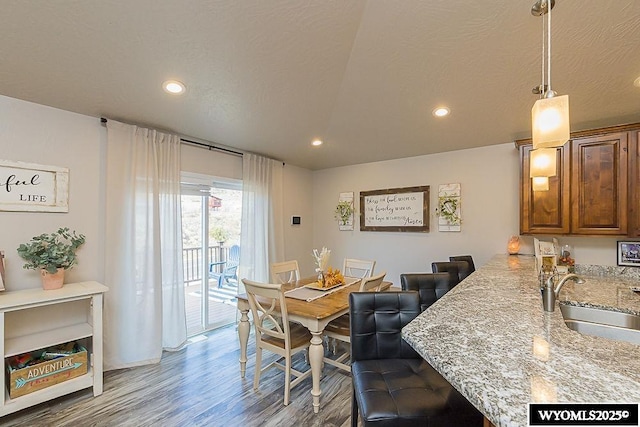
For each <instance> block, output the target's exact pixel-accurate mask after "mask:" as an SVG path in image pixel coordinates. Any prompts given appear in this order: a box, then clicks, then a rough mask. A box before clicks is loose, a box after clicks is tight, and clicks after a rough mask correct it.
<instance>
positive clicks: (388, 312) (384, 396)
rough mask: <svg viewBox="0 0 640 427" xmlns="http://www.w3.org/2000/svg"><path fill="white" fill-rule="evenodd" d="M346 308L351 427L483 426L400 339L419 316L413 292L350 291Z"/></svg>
mask: <svg viewBox="0 0 640 427" xmlns="http://www.w3.org/2000/svg"><path fill="white" fill-rule="evenodd" d="M349 313H350V315H351V336H352V337H353V340H352V341H351V368H352V369H351V384H352V395H351V426H352V427H357V426H358V425H361V426H365V427H367V426H371V427H373V426H394V427H403V426H411V427H415V426H465V427H474V426H477V427H481V426H482V425H483V421H484V417H483V416H482V413H480V411H478V410H477V409H476V408H475V407H474V406H473V405H472V404H471V403H470V402H469V401H468V400H467V399H466V398H465V397H464V396H463V395H462V394H460V392H458V391H457V390H456V389H455V388H454V387H453V386H452V385H451V384H450V383H449V382H448V381H447V380H446V379H445V378H444V377H443V376H442V375H440V373H439V372H438V371H437V370H435V369H434V368H433V367H432V366H431V365H430V364H429V363H428V362H427V361H426V360H424V359H423V358H422V357H421V356H420V355H419V354H418V353H417V352H416V351H415V350H414V349H413V348H412V347H411V346H410V345H409V344H408V343H407V342H406V341H405V340H404V339H403V338H402V328H403V327H404V326H406V325H407V324H408V323H409V322H411V321H412V320H413V319H415V318H416V317H417V316H419V315H420V300H419V297H418V295H417V293H416V292H380V293H375V292H362V293H355V292H354V293H352V294H350V295H349ZM443 333H446V332H443ZM358 418H360V421H361V422H360V423H359V422H358V421H359V420H358Z"/></svg>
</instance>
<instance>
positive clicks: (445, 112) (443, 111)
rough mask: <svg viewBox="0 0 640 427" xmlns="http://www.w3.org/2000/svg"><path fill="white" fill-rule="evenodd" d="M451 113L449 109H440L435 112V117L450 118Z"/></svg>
mask: <svg viewBox="0 0 640 427" xmlns="http://www.w3.org/2000/svg"><path fill="white" fill-rule="evenodd" d="M450 112H451V111H450V110H449V109H448V108H447V107H438V108H436V109H435V110H433V113H432V114H433V115H434V116H436V117H444V116H448V115H449V113H450Z"/></svg>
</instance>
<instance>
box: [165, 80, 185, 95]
mask: <svg viewBox="0 0 640 427" xmlns="http://www.w3.org/2000/svg"><path fill="white" fill-rule="evenodd" d="M162 88H163V89H164V91H165V92H167V93H170V94H172V95H180V94H181V93H184V91H185V86H184V84H183V83H182V82H179V81H177V80H167V81H166V82H164V83H162Z"/></svg>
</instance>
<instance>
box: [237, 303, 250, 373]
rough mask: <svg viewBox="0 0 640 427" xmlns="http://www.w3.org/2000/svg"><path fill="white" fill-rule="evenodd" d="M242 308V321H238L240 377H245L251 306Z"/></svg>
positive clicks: (240, 308)
mask: <svg viewBox="0 0 640 427" xmlns="http://www.w3.org/2000/svg"><path fill="white" fill-rule="evenodd" d="M238 309H239V310H240V313H241V314H240V322H239V323H238V338H239V339H240V377H241V378H244V374H245V372H246V371H247V343H248V342H249V330H250V328H251V325H250V324H249V316H248V314H249V308H245V307H238Z"/></svg>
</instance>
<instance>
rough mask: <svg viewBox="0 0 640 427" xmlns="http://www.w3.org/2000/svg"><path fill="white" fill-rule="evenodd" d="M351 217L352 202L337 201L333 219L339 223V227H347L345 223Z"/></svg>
mask: <svg viewBox="0 0 640 427" xmlns="http://www.w3.org/2000/svg"><path fill="white" fill-rule="evenodd" d="M351 215H353V201H348V200H341V201H339V202H338V205H337V206H336V210H335V211H334V213H333V217H334V218H335V219H337V220H338V221H340V224H341V225H347V222H349V220H350V219H351Z"/></svg>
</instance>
